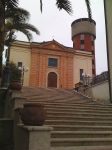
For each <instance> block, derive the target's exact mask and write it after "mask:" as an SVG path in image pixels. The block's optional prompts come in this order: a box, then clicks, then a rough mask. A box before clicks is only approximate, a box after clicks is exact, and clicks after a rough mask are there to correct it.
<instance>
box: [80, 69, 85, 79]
mask: <svg viewBox="0 0 112 150" xmlns="http://www.w3.org/2000/svg"><path fill="white" fill-rule="evenodd" d="M83 72H84V69H80V80H83Z"/></svg>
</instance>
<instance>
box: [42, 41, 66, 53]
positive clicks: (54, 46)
mask: <svg viewBox="0 0 112 150" xmlns="http://www.w3.org/2000/svg"><path fill="white" fill-rule="evenodd" d="M40 47H41V48H44V49H53V50H62V51H63V50H65V51H66V50H67V49H66V48H65V47H64V46H63V45H62V44H60V43H58V42H57V41H55V40H53V41H49V42H46V43H42V44H41V45H40Z"/></svg>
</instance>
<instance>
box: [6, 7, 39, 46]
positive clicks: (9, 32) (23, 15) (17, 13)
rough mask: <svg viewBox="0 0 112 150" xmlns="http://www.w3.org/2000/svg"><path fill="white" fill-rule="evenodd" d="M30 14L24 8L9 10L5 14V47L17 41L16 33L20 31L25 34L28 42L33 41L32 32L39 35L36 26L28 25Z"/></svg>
mask: <svg viewBox="0 0 112 150" xmlns="http://www.w3.org/2000/svg"><path fill="white" fill-rule="evenodd" d="M29 16H30V14H29V12H28V11H26V10H25V9H22V8H19V7H18V8H14V9H13V10H12V9H11V10H8V11H6V13H5V45H6V46H8V47H9V46H10V45H11V44H12V42H13V41H14V40H15V35H14V33H15V32H16V31H20V32H22V33H24V34H25V35H26V36H27V38H28V40H29V41H31V40H32V34H31V32H30V31H33V32H35V33H36V34H39V31H38V30H37V28H36V27H35V26H33V25H32V24H29V23H28V20H29Z"/></svg>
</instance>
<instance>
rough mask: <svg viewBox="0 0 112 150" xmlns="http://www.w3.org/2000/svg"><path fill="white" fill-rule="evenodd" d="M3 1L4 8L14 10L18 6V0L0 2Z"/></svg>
mask: <svg viewBox="0 0 112 150" xmlns="http://www.w3.org/2000/svg"><path fill="white" fill-rule="evenodd" d="M2 1H5V7H6V8H16V7H17V6H18V0H2Z"/></svg>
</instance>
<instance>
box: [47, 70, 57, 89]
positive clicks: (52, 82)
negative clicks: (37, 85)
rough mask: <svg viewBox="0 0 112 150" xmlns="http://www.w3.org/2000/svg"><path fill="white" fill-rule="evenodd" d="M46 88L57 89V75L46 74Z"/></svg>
mask: <svg viewBox="0 0 112 150" xmlns="http://www.w3.org/2000/svg"><path fill="white" fill-rule="evenodd" d="M48 87H56V88H57V74H56V73H55V72H50V73H49V74H48Z"/></svg>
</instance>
